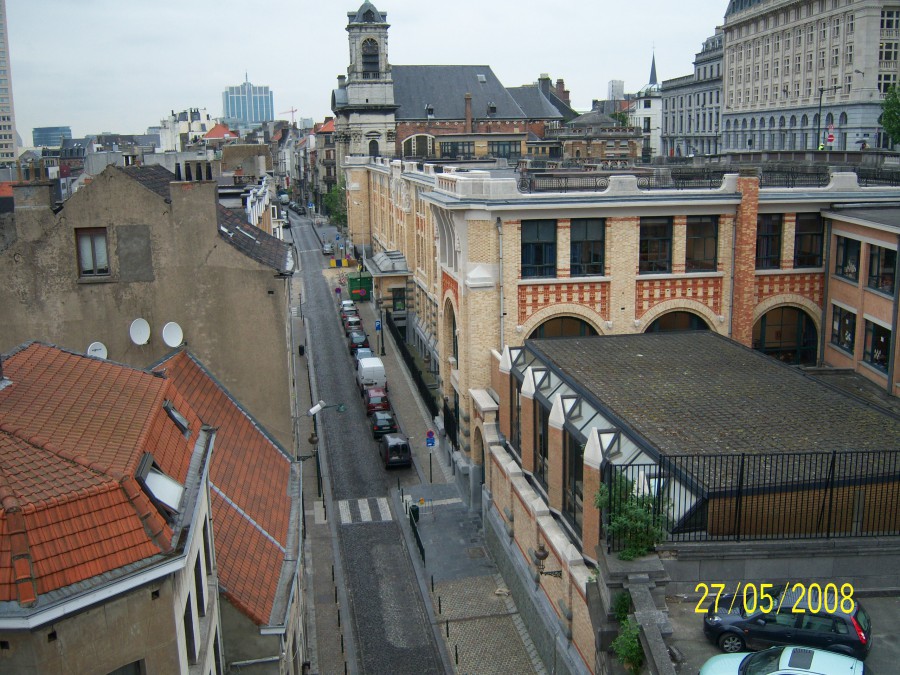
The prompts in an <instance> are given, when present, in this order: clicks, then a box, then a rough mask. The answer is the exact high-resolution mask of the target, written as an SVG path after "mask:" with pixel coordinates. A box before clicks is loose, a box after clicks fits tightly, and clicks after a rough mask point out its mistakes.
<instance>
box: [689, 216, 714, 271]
mask: <svg viewBox="0 0 900 675" xmlns="http://www.w3.org/2000/svg"><path fill="white" fill-rule="evenodd" d="M718 246H719V217H718V216H688V218H687V245H686V248H685V256H684V269H685V271H686V272H715V271H716V251H717V250H718Z"/></svg>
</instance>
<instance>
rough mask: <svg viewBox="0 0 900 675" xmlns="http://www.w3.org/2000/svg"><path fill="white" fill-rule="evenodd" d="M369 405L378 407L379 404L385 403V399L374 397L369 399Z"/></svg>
mask: <svg viewBox="0 0 900 675" xmlns="http://www.w3.org/2000/svg"><path fill="white" fill-rule="evenodd" d="M369 403H371V404H372V405H376V404H378V403H384V399H383V398H382V397H381V396H372V397H371V398H370V399H369Z"/></svg>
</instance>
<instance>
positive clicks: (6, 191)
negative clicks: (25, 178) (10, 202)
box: [0, 182, 14, 197]
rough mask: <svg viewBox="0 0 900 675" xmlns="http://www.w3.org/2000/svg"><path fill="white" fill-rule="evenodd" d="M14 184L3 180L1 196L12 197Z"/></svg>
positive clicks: (0, 190)
mask: <svg viewBox="0 0 900 675" xmlns="http://www.w3.org/2000/svg"><path fill="white" fill-rule="evenodd" d="M13 185H14V183H12V182H3V183H0V197H12V196H13Z"/></svg>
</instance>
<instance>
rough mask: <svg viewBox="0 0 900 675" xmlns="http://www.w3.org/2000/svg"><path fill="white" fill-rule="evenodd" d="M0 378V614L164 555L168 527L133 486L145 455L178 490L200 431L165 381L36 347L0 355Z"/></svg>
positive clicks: (170, 547) (197, 421) (169, 545)
mask: <svg viewBox="0 0 900 675" xmlns="http://www.w3.org/2000/svg"><path fill="white" fill-rule="evenodd" d="M3 371H4V375H5V376H6V378H7V380H8V382H6V383H5V386H3V387H2V388H0V613H4V612H7V611H10V612H14V611H16V610H18V609H19V608H22V607H26V608H27V607H31V606H33V605H34V604H35V603H37V604H38V605H39V606H40V603H41V596H44V595H46V594H53V593H55V596H56V597H59V595H60V593H59V591H64V592H74V591H73V590H72V588H73V585H75V584H79V582H84V581H86V580H89V579H93V578H96V577H99V576H101V575H106V577H105V578H109V575H110V574H115V573H116V572H118V573H120V574H121V573H123V570H124V569H125V568H128V569H133V568H134V566H135V565H136V564H139V563H142V562H143V563H147V564H149V563H150V562H152V561H155V560H157V559H158V557H159V555H160V554H166V553H169V552H171V551H172V550H173V546H174V544H175V542H174V541H173V537H174V535H173V529H172V527H170V525H169V524H168V523H167V522H166V521H165V520H164V518H163V517H162V515H161V514H160V512H159V511H158V510H157V508H156V507H155V506H154V505H153V503H152V502H151V500H150V498H149V496H148V495H147V494H146V493H145V492H144V491H143V489H142V488H141V487H140V485H139V484H138V482H137V480H136V479H135V472H136V470H137V468H138V464H139V462H140V460H141V458H142V456H143V455H144V453H147V452H150V453H152V454H153V458H154V461H155V463H156V464H157V465H158V466H159V468H160V469H161V470H162V471H163V472H164V473H165V474H166V475H168V476H170V477H171V478H172V479H174V480H176V481H178V482H179V483H181V484H184V483H185V481H186V478H187V472H188V466H189V463H190V459H191V454H192V452H193V448H194V444H195V443H196V441H197V433H198V430H199V429H200V427H201V422H200V419H199V418H198V417H197V415H196V414H195V413H194V412H193V411H192V410H191V409H190V407H189V406H188V405H187V403H186V402H185V401H184V399H182V398H181V396H180V395H179V394H178V392H177V391H175V390H174V388H173V386H172V385H171V383H170V382H168V381H167V380H165V379H161V378H159V377H156V376H154V375H152V374H150V373H148V372H145V371H141V370H135V369H133V368H130V367H128V366H123V365H119V364H116V363H113V362H110V361H104V360H102V359H96V358H93V357H88V356H84V355H81V354H74V353H71V352H68V351H64V350H62V349H59V348H56V347H52V346H49V345H44V344H40V343H31V344H28V345H25V346H23V347H21V348H20V349H18V350H17V351H15V352H13V353H12V354H10V355H8V356H7V357H5V358H4V362H3ZM167 399H168V400H171V401H172V403H173V404H174V406H175V408H176V409H177V410H178V411H179V412H180V413H181V414H182V415H184V416H185V417H186V418H187V420H188V422H189V424H190V429H192V430H193V433H192V434H191V437H190V438H188V439H186V438H185V437H184V436H183V435H182V433H181V430H180V429H179V428H178V426H176V424H175V423H174V422H173V421H172V420H171V419H170V418H169V416H168V414H167V413H166V412H165V410H164V408H163V403H164V401H165V400H167ZM7 603H9V604H7Z"/></svg>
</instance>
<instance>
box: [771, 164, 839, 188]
mask: <svg viewBox="0 0 900 675" xmlns="http://www.w3.org/2000/svg"><path fill="white" fill-rule="evenodd" d="M830 180H831V172H830V171H829V169H828V167H827V166H821V167H818V166H811V167H790V168H764V169H763V170H762V172H761V173H760V176H759V186H760V187H786V188H793V187H825V186H826V185H828V183H829V181H830Z"/></svg>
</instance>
